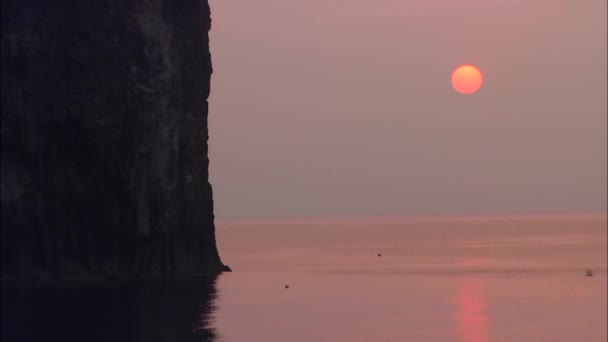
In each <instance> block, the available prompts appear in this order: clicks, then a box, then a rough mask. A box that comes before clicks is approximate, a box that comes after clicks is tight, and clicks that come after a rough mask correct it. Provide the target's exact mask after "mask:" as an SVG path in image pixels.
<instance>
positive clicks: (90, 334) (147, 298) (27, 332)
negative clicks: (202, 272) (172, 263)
mask: <svg viewBox="0 0 608 342" xmlns="http://www.w3.org/2000/svg"><path fill="white" fill-rule="evenodd" d="M215 283H216V279H215V278H213V279H205V280H201V279H198V280H196V281H194V280H193V281H188V282H187V283H181V282H180V283H171V284H167V283H164V284H162V283H158V284H145V285H141V286H129V287H120V288H119V287H109V286H107V287H95V288H92V287H86V288H63V289H32V288H30V289H23V288H20V289H5V288H3V289H2V341H158V342H165V341H197V342H201V341H207V342H212V341H215V340H216V338H215V337H216V333H215V331H214V329H213V328H212V327H211V320H212V314H213V311H214V309H215V306H214V302H215V299H216V287H215V286H216V285H215Z"/></svg>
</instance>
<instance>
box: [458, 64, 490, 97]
mask: <svg viewBox="0 0 608 342" xmlns="http://www.w3.org/2000/svg"><path fill="white" fill-rule="evenodd" d="M482 83H483V75H482V74H481V71H479V69H478V68H477V67H475V66H473V65H461V66H459V67H458V68H456V70H454V72H453V73H452V87H454V90H456V91H457V92H459V93H462V94H473V93H474V92H476V91H477V90H479V88H480V87H481V84H482Z"/></svg>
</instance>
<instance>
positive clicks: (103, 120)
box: [1, 0, 223, 281]
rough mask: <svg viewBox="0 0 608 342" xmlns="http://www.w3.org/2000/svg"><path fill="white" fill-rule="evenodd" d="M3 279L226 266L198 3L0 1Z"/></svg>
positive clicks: (188, 271)
mask: <svg viewBox="0 0 608 342" xmlns="http://www.w3.org/2000/svg"><path fill="white" fill-rule="evenodd" d="M1 10H2V13H1V16H2V17H1V19H2V23H1V25H2V26H1V27H2V39H1V43H2V46H1V48H2V69H1V72H2V93H1V97H2V98H1V99H2V107H1V115H2V136H1V138H2V154H1V158H2V160H1V171H2V179H1V180H2V182H1V186H2V187H1V194H2V198H1V206H2V222H1V223H2V227H1V233H2V236H1V238H2V246H1V250H2V276H3V280H5V279H11V278H12V277H13V276H15V279H17V278H19V277H23V276H33V277H35V278H38V279H40V277H42V278H43V279H50V280H51V281H52V280H53V279H62V278H69V277H75V278H78V277H81V278H86V279H97V278H99V279H102V278H123V277H131V276H138V275H141V276H165V275H209V274H217V273H219V272H221V270H222V267H223V265H222V263H221V261H220V258H219V255H218V252H217V249H216V245H215V231H214V216H213V200H212V191H211V186H210V184H209V181H208V176H209V173H208V164H209V160H208V157H207V152H208V145H207V140H208V132H207V115H208V104H207V97H208V95H209V87H210V76H211V72H212V69H211V57H210V53H209V38H208V31H209V29H210V26H211V19H210V11H209V6H208V3H207V1H200V0H100V1H81V0H56V1H53V0H2V8H1Z"/></svg>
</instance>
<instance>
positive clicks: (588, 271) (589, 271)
mask: <svg viewBox="0 0 608 342" xmlns="http://www.w3.org/2000/svg"><path fill="white" fill-rule="evenodd" d="M585 275H586V276H587V277H593V276H594V274H593V271H592V270H587V272H585Z"/></svg>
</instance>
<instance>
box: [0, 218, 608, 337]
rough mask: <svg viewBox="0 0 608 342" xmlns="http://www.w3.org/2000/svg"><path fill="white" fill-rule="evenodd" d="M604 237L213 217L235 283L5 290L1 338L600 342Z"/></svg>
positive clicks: (583, 223)
mask: <svg viewBox="0 0 608 342" xmlns="http://www.w3.org/2000/svg"><path fill="white" fill-rule="evenodd" d="M606 238H607V236H606V217H605V216H601V217H600V216H525V217H524V216H513V217H459V218H454V217H451V218H448V217H445V218H410V219H399V218H390V219H389V218H362V219H356V218H343V219H310V218H309V219H272V220H223V221H218V222H217V240H218V245H219V248H220V253H221V255H222V258H223V260H224V261H225V262H226V263H227V264H229V265H230V266H231V267H232V269H233V270H234V272H232V273H224V274H222V275H221V276H219V277H218V278H217V279H212V280H208V281H202V282H192V283H188V284H177V285H154V286H146V287H145V288H144V287H134V288H121V289H116V288H93V289H91V288H88V289H55V290H31V289H30V290H11V291H5V290H3V292H2V340H3V341H4V340H7V341H9V340H23V341H216V342H219V341H224V342H233V341H234V342H240V341H261V342H287V341H293V342H297V341H307V342H309V341H328V342H336V341H365V342H376V341H378V342H381V341H462V342H484V341H508V342H516V341H551V342H559V341H564V342H575V341H581V342H584V341H597V342H603V341H606V339H607V337H608V336H607V332H606V329H607V313H606V310H607V306H606V305H607V296H606V291H607V290H606V285H607V281H606V279H607V277H606V258H607V255H606V253H607V252H606V251H607V246H606ZM587 269H591V270H593V272H594V276H592V277H587V276H586V275H585V273H586V270H587ZM286 285H288V286H289V287H288V288H286Z"/></svg>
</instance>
